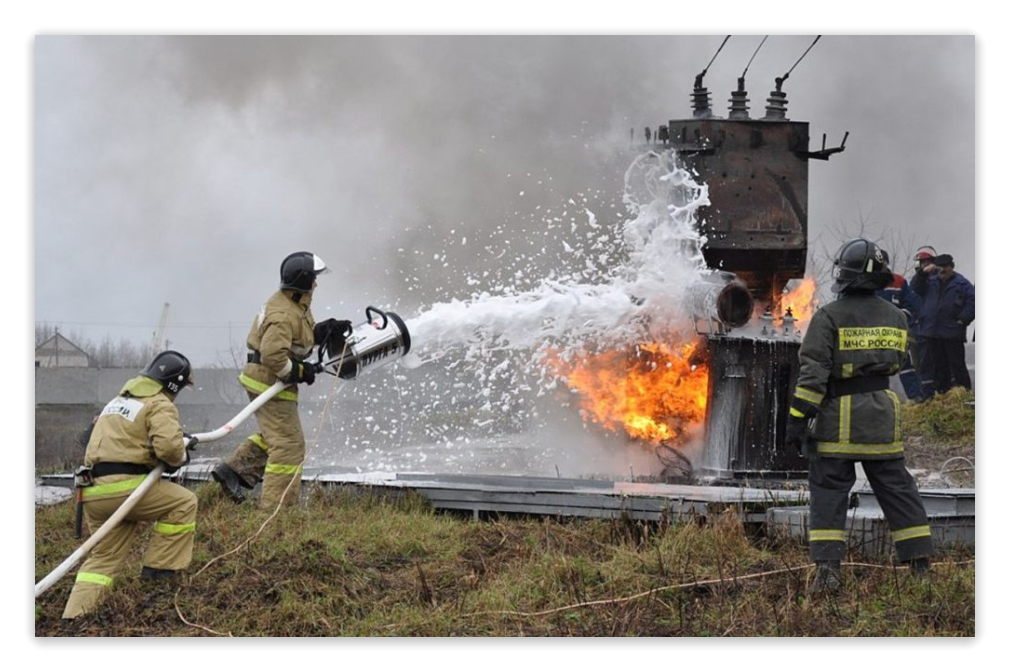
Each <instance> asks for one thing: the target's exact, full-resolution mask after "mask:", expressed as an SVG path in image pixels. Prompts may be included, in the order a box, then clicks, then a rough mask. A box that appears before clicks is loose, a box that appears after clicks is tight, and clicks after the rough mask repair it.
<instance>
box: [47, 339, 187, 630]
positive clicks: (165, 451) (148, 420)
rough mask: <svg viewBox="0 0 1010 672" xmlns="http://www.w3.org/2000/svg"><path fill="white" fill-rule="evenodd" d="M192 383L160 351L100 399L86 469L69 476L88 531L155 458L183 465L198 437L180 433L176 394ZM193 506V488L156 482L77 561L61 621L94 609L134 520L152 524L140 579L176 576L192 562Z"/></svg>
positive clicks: (179, 362) (181, 360)
mask: <svg viewBox="0 0 1010 672" xmlns="http://www.w3.org/2000/svg"><path fill="white" fill-rule="evenodd" d="M192 384H193V376H192V368H191V367H190V364H189V360H188V359H186V357H185V356H184V355H182V354H180V353H178V352H176V351H174V350H166V351H165V352H162V353H160V354H158V355H157V356H156V357H155V358H154V359H152V360H151V362H150V363H149V364H148V365H147V367H146V368H144V370H143V371H141V372H140V375H139V376H137V377H136V378H133V379H131V380H129V381H127V383H126V384H125V385H123V388H122V389H121V390H120V391H119V395H118V396H116V397H115V398H114V399H113V400H112V401H110V402H109V403H108V404H106V406H105V408H104V409H103V410H102V412H101V413H100V414H99V416H98V418H97V419H96V420H95V423H94V428H93V430H92V432H91V436H90V438H89V439H88V445H87V450H86V452H85V455H84V466H83V467H82V468H81V469H78V471H77V473H76V474H75V481H76V482H77V483H76V485H77V487H78V488H79V493H80V501H81V502H82V509H83V514H84V517H85V518H86V520H87V522H88V527H89V528H91V529H92V530H96V529H98V528H99V527H101V525H102V524H103V523H104V522H105V521H106V520H108V519H109V518H110V517H111V516H112V515H113V514H114V513H115V512H116V510H117V509H119V507H120V505H121V504H122V503H123V502H124V501H125V500H126V499H127V497H129V496H130V494H131V493H132V492H133V491H134V490H135V489H136V488H137V487H138V486H139V485H140V484H141V483H143V482H144V480H145V479H146V478H147V475H148V473H150V472H151V470H152V469H154V467H156V466H157V465H158V462H159V461H160V462H164V463H165V464H166V465H168V469H166V471H172V470H173V468H178V467H179V466H181V465H183V464H185V463H186V462H188V460H189V457H188V455H189V451H190V450H191V449H192V448H193V447H194V446H195V445H196V438H195V437H192V436H189V435H188V434H184V433H183V431H182V427H181V426H180V424H179V411H178V409H176V407H175V396H176V395H177V394H178V393H179V391H180V390H182V388H183V387H185V386H186V385H192ZM196 507H197V503H196V495H195V494H194V493H193V492H191V491H189V490H187V489H186V488H184V487H182V486H181V485H177V484H175V483H171V482H169V481H164V480H159V481H158V482H156V483H155V484H154V485H153V486H152V487H151V489H150V490H148V491H147V492H146V493H145V494H144V496H143V497H141V498H140V500H139V501H138V502H137V504H136V505H135V506H134V507H133V508H132V509H131V510H130V513H129V514H128V515H127V516H126V518H125V519H124V520H123V521H122V522H120V523H119V525H117V526H116V527H114V528H113V529H112V530H111V531H110V532H109V533H108V535H107V536H106V537H105V538H104V539H102V541H100V542H99V543H98V544H97V545H96V546H95V549H94V551H92V553H91V555H90V556H89V557H88V559H87V560H85V561H84V564H83V565H81V568H80V570H79V571H78V572H77V580H76V581H75V582H74V588H73V590H72V591H71V593H70V599H69V600H68V601H67V605H66V607H65V609H64V611H63V618H65V619H73V618H77V617H78V616H81V615H82V614H85V613H87V612H89V611H92V610H93V609H94V608H95V607H96V606H97V604H98V602H99V601H100V600H101V599H102V597H103V596H104V595H105V592H106V590H108V588H109V587H110V586H111V585H112V582H113V579H114V577H115V574H116V573H117V571H118V569H119V567H120V565H121V564H122V563H123V561H124V560H125V559H126V556H127V554H128V553H129V551H130V546H131V544H132V543H133V541H134V540H135V539H136V537H137V536H138V535H139V534H140V532H141V528H140V527H139V523H143V522H154V530H153V534H152V535H151V543H150V544H149V545H148V547H147V550H146V551H145V553H144V567H143V569H142V570H141V576H142V577H143V578H144V579H148V580H154V581H169V582H171V581H174V579H175V577H176V573H177V572H178V571H179V570H182V569H185V568H186V567H188V566H189V564H190V562H191V561H192V559H193V536H194V534H195V530H196Z"/></svg>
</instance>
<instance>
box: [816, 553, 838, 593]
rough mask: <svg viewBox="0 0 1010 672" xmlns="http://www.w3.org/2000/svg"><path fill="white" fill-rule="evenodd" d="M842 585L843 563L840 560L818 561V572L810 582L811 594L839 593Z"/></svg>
mask: <svg viewBox="0 0 1010 672" xmlns="http://www.w3.org/2000/svg"><path fill="white" fill-rule="evenodd" d="M841 587H842V563H841V561H840V560H825V561H820V562H818V563H817V574H816V575H815V576H814V582H813V583H812V584H810V594H811V595H819V594H820V593H837V592H838V591H839V590H840V589H841Z"/></svg>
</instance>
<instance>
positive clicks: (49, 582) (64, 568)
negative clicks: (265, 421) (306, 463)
mask: <svg viewBox="0 0 1010 672" xmlns="http://www.w3.org/2000/svg"><path fill="white" fill-rule="evenodd" d="M287 386H288V383H284V382H281V381H277V382H276V383H274V384H273V385H272V386H271V387H269V388H267V390H266V391H265V392H263V393H261V394H260V395H259V396H258V397H256V398H255V399H253V400H252V401H251V402H249V405H248V406H246V407H245V408H243V409H242V410H241V411H239V412H238V414H237V415H236V416H235V417H234V418H232V419H231V420H229V421H228V422H226V423H225V424H224V425H222V426H221V427H219V428H217V429H215V430H214V431H211V432H204V433H202V434H194V435H193V436H194V437H196V439H197V441H198V444H197V445H199V444H200V443H205V442H207V441H216V440H217V439H220V438H221V437H223V436H226V435H228V434H230V433H231V432H232V430H233V429H235V428H236V427H237V426H239V425H240V424H242V422H243V421H245V420H246V419H247V418H248V417H249V416H250V415H252V414H253V413H255V412H256V411H257V410H258V409H259V408H260V406H262V405H263V404H265V403H267V402H268V401H270V400H271V399H273V398H274V397H275V396H276V395H277V393H278V392H280V391H281V390H283V389H284V388H285V387H287ZM164 471H165V464H164V463H162V462H159V463H158V466H156V467H155V468H154V469H152V470H151V472H150V473H149V474H148V475H147V478H145V479H144V482H143V483H141V484H140V485H138V486H137V489H136V490H134V491H133V492H132V493H130V496H129V497H127V498H126V500H125V501H124V502H123V503H122V504H120V505H119V508H118V509H116V512H115V513H114V514H112V515H111V516H109V519H108V520H106V521H105V522H104V523H103V524H102V526H101V527H99V528H98V530H96V531H95V533H94V534H92V535H91V536H90V537H89V538H88V540H87V541H85V542H84V543H83V544H81V547H80V548H78V549H77V550H76V551H74V552H73V553H72V554H70V556H69V557H68V558H67V559H66V560H64V561H63V562H62V563H60V566H59V567H57V568H56V569H54V570H53V571H51V572H49V575H48V576H46V578H44V579H42V580H41V581H39V582H38V583H36V584H35V598H36V599H38V597H39V595H41V594H42V593H44V592H46V591H47V590H49V589H50V588H51V587H52V586H53V584H55V583H56V582H57V581H59V580H60V579H62V578H63V576H64V575H65V574H66V573H67V572H69V571H70V570H71V569H73V567H74V566H76V565H77V563H78V562H80V561H81V560H82V559H83V558H84V556H85V555H87V554H88V553H90V552H91V549H92V548H94V547H95V546H96V545H97V544H98V542H100V541H101V540H102V539H104V538H105V535H107V534H108V533H109V532H111V531H112V529H113V528H114V527H115V526H116V525H118V524H119V522H120V521H121V520H123V518H125V517H126V515H127V514H128V513H130V511H131V510H132V509H133V507H134V506H136V504H137V502H139V501H140V500H141V498H142V497H143V496H144V495H145V494H147V491H148V490H150V489H151V488H152V487H153V486H154V484H155V483H157V482H158V481H159V480H161V475H162V473H163V472H164Z"/></svg>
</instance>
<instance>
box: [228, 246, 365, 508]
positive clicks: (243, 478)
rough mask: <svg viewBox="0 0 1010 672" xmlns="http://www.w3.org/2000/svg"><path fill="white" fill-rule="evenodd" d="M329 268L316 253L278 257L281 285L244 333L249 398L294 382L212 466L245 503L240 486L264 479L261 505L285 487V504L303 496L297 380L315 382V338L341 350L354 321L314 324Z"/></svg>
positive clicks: (302, 438) (244, 378)
mask: <svg viewBox="0 0 1010 672" xmlns="http://www.w3.org/2000/svg"><path fill="white" fill-rule="evenodd" d="M329 272H330V270H329V269H328V268H327V267H326V264H325V263H324V262H323V260H322V259H320V258H319V257H318V256H316V255H315V254H312V253H311V252H295V253H293V254H289V255H288V256H287V257H285V259H284V261H283V262H282V263H281V269H280V278H281V282H280V288H279V289H278V290H277V291H276V292H274V294H273V295H271V296H270V298H269V299H267V302H266V304H264V306H263V308H262V309H261V310H260V312H259V314H258V315H257V316H256V317H255V318H254V319H253V323H252V328H251V329H250V330H249V336H248V337H247V338H246V345H247V346H248V348H249V354H248V356H247V363H246V365H245V366H244V367H243V369H242V373H241V375H239V382H240V383H241V384H242V386H243V387H244V388H245V389H246V392H247V393H248V395H249V399H250V400H252V399H255V398H256V397H257V396H259V395H260V394H261V393H262V392H264V391H266V390H267V389H268V388H270V387H271V386H272V385H273V384H274V383H276V382H277V381H283V382H285V383H290V385H289V386H288V387H287V388H285V389H284V390H282V391H281V392H280V393H278V394H277V396H275V397H274V398H273V399H270V400H269V401H267V402H266V403H265V404H264V405H263V406H261V407H260V408H259V409H258V410H257V411H256V421H257V422H258V423H259V430H260V431H259V432H257V433H255V434H253V435H251V436H249V437H248V438H247V439H246V440H245V441H244V442H242V444H241V445H239V447H238V448H236V449H235V450H234V452H232V454H231V455H229V456H228V457H227V458H225V459H224V460H223V461H222V462H221V463H219V464H218V465H217V466H215V467H214V470H213V471H212V472H211V475H212V476H213V478H214V480H215V481H217V482H218V483H219V484H220V486H221V489H222V490H223V491H224V493H225V494H226V495H227V496H228V497H230V498H231V499H232V500H234V501H236V502H242V501H244V500H245V498H246V495H245V492H243V490H251V489H252V488H253V487H255V486H256V484H257V483H258V482H259V481H263V496H262V498H261V500H260V505H261V506H263V507H265V508H273V507H275V506H276V505H277V504H278V503H279V502H280V501H281V497H282V496H283V495H284V493H285V491H287V495H286V496H285V497H284V503H285V504H291V503H293V502H296V501H297V500H298V495H299V493H300V489H301V473H302V462H303V461H304V459H305V436H304V434H303V433H302V425H301V420H300V419H299V416H298V385H299V384H304V385H312V384H313V383H314V382H315V379H316V374H317V373H318V367H317V365H316V364H314V363H312V362H309V361H307V358H308V356H309V354H310V353H311V351H312V347H313V346H314V345H315V344H316V342H317V341H318V342H324V341H328V342H329V344H330V347H331V351H332V350H333V349H335V348H336V352H339V351H340V350H339V348H338V346H339V345H340V344H339V343H337V342H336V341H339V339H340V338H341V336H342V335H343V334H345V333H346V331H347V329H348V328H349V327H350V322H345V321H338V320H324V321H323V322H321V323H319V324H316V323H315V321H314V319H313V317H312V310H311V304H312V292H313V290H314V289H315V288H316V285H317V283H316V278H317V277H318V276H320V275H322V274H324V273H329ZM292 480H293V481H294V483H292ZM289 484H290V488H289V487H288V486H289Z"/></svg>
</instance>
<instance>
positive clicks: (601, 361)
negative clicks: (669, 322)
mask: <svg viewBox="0 0 1010 672" xmlns="http://www.w3.org/2000/svg"><path fill="white" fill-rule="evenodd" d="M698 350H699V342H697V341H696V342H693V343H687V344H684V345H680V346H667V345H664V344H659V343H644V344H641V345H639V346H637V347H636V348H635V349H634V350H633V351H630V352H628V351H623V350H621V351H610V352H604V353H599V354H587V355H583V356H582V357H580V358H578V359H577V360H576V361H574V362H571V363H566V362H561V361H560V360H554V366H555V368H556V369H557V370H558V372H559V374H560V375H562V376H563V377H565V378H566V382H567V384H568V387H569V388H571V389H572V390H573V391H575V392H576V393H577V394H578V395H579V404H580V407H581V412H582V419H583V421H590V420H591V421H592V422H595V423H597V424H600V425H602V426H603V427H605V428H606V429H609V430H611V431H618V430H621V429H623V430H624V431H625V432H627V434H628V435H629V436H631V437H634V438H639V439H645V440H647V441H651V442H654V443H659V442H662V441H670V442H673V443H682V442H683V441H684V440H685V439H686V438H687V436H686V432H687V430H688V428H689V426H690V425H691V424H694V423H697V422H701V421H703V420H704V419H705V404H706V401H707V397H708V366H707V365H705V363H704V362H703V361H700V358H699V356H698V354H699V353H698ZM701 352H704V350H703V349H702V350H701Z"/></svg>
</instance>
